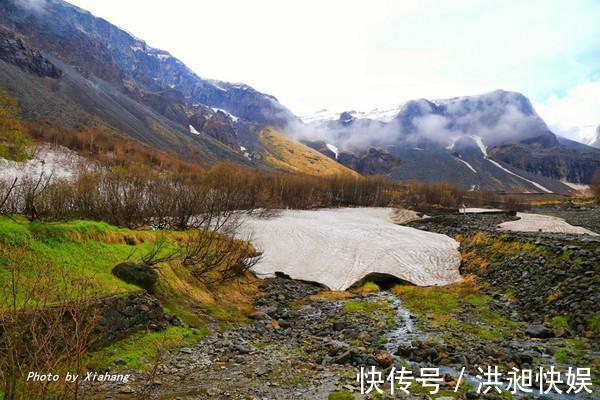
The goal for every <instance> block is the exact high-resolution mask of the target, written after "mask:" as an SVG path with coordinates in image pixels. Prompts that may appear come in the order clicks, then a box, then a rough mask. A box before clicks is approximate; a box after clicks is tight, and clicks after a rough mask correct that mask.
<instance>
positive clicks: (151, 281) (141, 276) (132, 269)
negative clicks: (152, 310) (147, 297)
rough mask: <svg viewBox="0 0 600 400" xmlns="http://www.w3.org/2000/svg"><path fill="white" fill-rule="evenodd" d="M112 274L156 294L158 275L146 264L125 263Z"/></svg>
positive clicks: (115, 268)
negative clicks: (155, 286)
mask: <svg viewBox="0 0 600 400" xmlns="http://www.w3.org/2000/svg"><path fill="white" fill-rule="evenodd" d="M112 273H113V275H114V276H116V277H117V278H119V279H121V280H123V281H125V282H127V283H130V284H132V285H136V286H139V287H141V288H142V289H145V290H146V291H148V293H153V292H154V285H155V284H156V281H157V280H158V274H157V273H156V271H155V270H154V269H152V267H150V266H148V265H145V264H137V263H134V262H131V261H125V262H122V263H120V264H118V265H117V266H116V267H114V268H113V269H112Z"/></svg>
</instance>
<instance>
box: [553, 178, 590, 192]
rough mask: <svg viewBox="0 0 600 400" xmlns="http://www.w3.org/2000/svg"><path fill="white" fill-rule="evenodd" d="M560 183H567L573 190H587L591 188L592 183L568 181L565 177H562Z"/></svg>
mask: <svg viewBox="0 0 600 400" xmlns="http://www.w3.org/2000/svg"><path fill="white" fill-rule="evenodd" d="M560 183H562V184H563V185H567V186H568V187H570V188H571V189H573V190H580V191H586V190H589V189H590V185H584V184H582V183H573V182H569V181H566V180H564V179H561V181H560Z"/></svg>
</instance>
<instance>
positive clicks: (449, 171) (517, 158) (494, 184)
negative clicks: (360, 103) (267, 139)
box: [299, 90, 600, 192]
mask: <svg viewBox="0 0 600 400" xmlns="http://www.w3.org/2000/svg"><path fill="white" fill-rule="evenodd" d="M394 112H395V114H394V115H392V116H391V118H390V113H389V112H386V113H383V114H382V115H381V114H379V115H381V117H378V116H379V115H378V114H377V113H360V112H356V111H352V112H343V113H341V114H338V115H337V118H335V117H333V116H332V115H330V114H329V115H327V118H322V119H314V118H313V119H305V121H307V120H308V121H309V122H308V126H309V129H307V130H306V133H305V134H304V136H305V140H307V142H308V143H313V144H314V143H319V141H320V140H322V141H324V142H326V143H329V144H332V145H334V146H336V147H337V148H339V156H338V159H339V160H342V161H343V160H345V159H347V157H345V156H344V154H345V153H352V154H355V155H357V156H358V157H364V156H367V155H368V154H372V152H369V149H372V148H378V149H380V150H381V151H385V152H387V153H389V154H390V155H392V156H394V160H395V163H394V166H393V168H390V171H389V174H390V175H391V176H393V177H396V178H400V179H411V178H418V179H421V180H448V181H454V182H459V183H461V184H464V185H467V186H469V187H472V188H482V189H483V188H487V189H495V190H507V189H508V190H519V191H523V190H526V191H542V192H552V191H565V190H568V188H566V187H565V185H564V184H562V183H560V181H561V180H562V181H566V182H570V183H584V184H585V183H589V181H590V180H591V177H592V175H593V173H594V171H595V169H596V168H598V167H600V152H598V151H597V150H595V149H591V148H589V147H587V146H585V145H582V144H581V145H580V144H578V143H576V142H572V141H567V140H566V139H562V138H558V137H557V136H556V135H554V134H553V133H552V132H551V131H550V130H549V128H548V126H547V125H546V123H545V122H544V121H543V119H542V118H541V117H540V116H539V115H538V114H537V113H536V112H535V110H534V108H533V106H532V104H531V102H530V101H529V99H527V97H525V96H524V95H522V94H520V93H516V92H509V91H504V90H496V91H493V92H490V93H485V94H482V95H477V96H462V97H454V98H450V99H437V100H427V99H417V100H410V101H407V102H406V103H404V104H403V105H402V106H400V107H399V108H398V109H397V110H394ZM321 115H324V114H321ZM365 115H368V116H369V117H368V118H367V117H363V116H365ZM299 136H300V137H302V136H303V133H302V132H301V133H300V134H299ZM315 148H317V149H318V148H319V146H315ZM388 159H391V158H388ZM398 160H400V162H399V163H398V162H397V161H398ZM379 170H381V169H379ZM384 170H385V168H384ZM359 172H361V171H360V170H359Z"/></svg>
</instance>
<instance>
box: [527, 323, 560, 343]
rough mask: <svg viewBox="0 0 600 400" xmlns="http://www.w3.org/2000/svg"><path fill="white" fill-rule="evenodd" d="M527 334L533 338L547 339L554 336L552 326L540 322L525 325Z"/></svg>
mask: <svg viewBox="0 0 600 400" xmlns="http://www.w3.org/2000/svg"><path fill="white" fill-rule="evenodd" d="M527 334H528V335H529V336H530V337H533V338H540V339H547V338H551V337H554V331H553V330H552V328H549V327H547V326H546V325H542V324H531V325H528V326H527Z"/></svg>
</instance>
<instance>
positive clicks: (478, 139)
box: [471, 135, 554, 193]
mask: <svg viewBox="0 0 600 400" xmlns="http://www.w3.org/2000/svg"><path fill="white" fill-rule="evenodd" d="M471 137H472V138H473V140H475V143H476V144H477V147H479V150H481V154H483V158H485V159H486V160H488V161H489V162H491V163H492V164H494V165H495V166H496V167H498V168H500V169H501V170H503V171H504V172H506V173H508V174H510V175H513V176H516V177H517V178H520V179H522V180H524V181H526V182H529V183H531V184H532V185H533V186H535V187H536V188H538V189H540V190H542V191H544V192H546V193H554V192H552V190H550V189H548V188H546V187H544V186H542V185H540V184H539V183H537V182H534V181H532V180H531V179H527V178H525V177H523V176H521V175H518V174H515V173H514V172H512V171H511V170H509V169H507V168H504V167H503V166H502V165H500V163H498V162H496V161H494V160H492V159H491V158H489V157H488V152H487V147H486V146H485V144H484V143H483V138H482V137H481V136H475V135H473V136H471Z"/></svg>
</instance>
